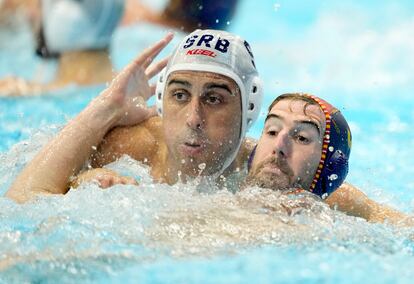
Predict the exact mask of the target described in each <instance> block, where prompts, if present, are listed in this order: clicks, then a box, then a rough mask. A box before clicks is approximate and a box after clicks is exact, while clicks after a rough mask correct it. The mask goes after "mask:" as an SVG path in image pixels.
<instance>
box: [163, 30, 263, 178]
mask: <svg viewBox="0 0 414 284" xmlns="http://www.w3.org/2000/svg"><path fill="white" fill-rule="evenodd" d="M174 71H202V72H211V73H216V74H220V75H224V76H226V77H228V78H230V79H232V80H233V81H235V82H236V84H237V85H238V87H239V89H240V94H241V102H242V117H241V132H240V136H239V143H238V146H237V148H236V149H235V151H234V153H232V154H231V155H230V157H229V158H228V159H227V160H226V161H224V163H223V167H222V169H221V171H220V173H221V172H223V171H224V170H225V169H226V168H227V167H228V166H229V165H230V164H231V163H232V162H233V160H234V159H235V158H236V156H237V153H238V149H239V148H240V146H241V144H242V141H243V138H244V137H245V135H246V132H247V130H248V129H249V128H250V126H251V125H253V123H254V122H255V121H256V119H257V118H258V116H259V114H260V110H261V107H262V100H263V87H262V81H261V80H260V78H259V75H258V72H257V70H256V66H255V63H254V57H253V53H252V52H251V49H250V46H249V44H248V43H247V42H246V41H245V40H243V39H242V38H240V37H239V36H236V35H233V34H230V33H228V32H225V31H219V30H196V31H194V32H192V33H191V34H189V35H188V36H187V37H185V38H184V39H183V41H182V42H181V43H180V44H179V45H178V47H177V48H176V49H175V51H174V53H173V55H172V57H171V59H170V61H169V62H168V65H167V67H165V68H164V69H163V70H162V71H161V73H160V75H159V77H158V82H157V87H156V107H157V112H158V114H159V115H160V116H162V110H163V97H164V93H165V88H166V83H167V80H168V76H169V75H170V74H171V73H172V72H174Z"/></svg>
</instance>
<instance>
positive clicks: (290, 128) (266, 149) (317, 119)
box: [246, 99, 326, 190]
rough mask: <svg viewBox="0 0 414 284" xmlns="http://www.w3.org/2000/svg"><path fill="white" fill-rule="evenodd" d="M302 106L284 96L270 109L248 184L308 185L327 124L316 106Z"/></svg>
mask: <svg viewBox="0 0 414 284" xmlns="http://www.w3.org/2000/svg"><path fill="white" fill-rule="evenodd" d="M305 105H306V102H305V101H302V100H292V99H283V100H281V101H279V102H278V103H277V104H276V105H274V106H273V108H272V109H271V110H270V112H269V114H268V116H267V118H266V122H265V126H264V130H263V133H262V136H261V137H260V140H259V142H258V144H257V149H256V154H255V156H254V159H253V162H252V168H251V170H250V172H249V176H248V178H247V180H246V181H247V183H248V184H249V185H258V186H260V187H266V188H271V189H274V190H280V189H287V188H292V187H301V188H304V189H308V188H309V187H310V185H311V183H312V179H313V177H314V175H315V172H316V169H317V167H318V165H319V161H320V159H321V153H322V141H323V134H324V132H325V125H326V123H325V116H324V114H323V112H322V110H321V109H320V108H319V106H318V105H308V106H306V108H305Z"/></svg>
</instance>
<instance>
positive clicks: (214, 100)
mask: <svg viewBox="0 0 414 284" xmlns="http://www.w3.org/2000/svg"><path fill="white" fill-rule="evenodd" d="M205 102H206V103H207V104H209V105H218V104H221V103H222V102H223V99H222V98H221V96H219V95H217V94H208V95H207V96H206V97H205Z"/></svg>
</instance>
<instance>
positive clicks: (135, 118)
mask: <svg viewBox="0 0 414 284" xmlns="http://www.w3.org/2000/svg"><path fill="white" fill-rule="evenodd" d="M172 38H173V34H172V33H168V34H167V35H166V36H165V37H164V38H163V39H161V40H160V41H158V42H157V43H156V44H154V45H153V46H151V47H149V48H147V49H145V50H144V51H143V52H142V53H141V54H140V55H139V56H138V57H137V58H136V59H135V60H134V61H132V62H131V63H130V64H129V65H128V66H127V67H125V68H124V69H123V70H122V71H121V72H120V73H119V74H118V76H116V77H115V79H114V80H113V81H112V83H111V84H110V86H109V87H108V88H107V89H106V90H105V91H104V92H103V93H102V94H101V95H100V96H99V97H98V98H97V102H104V103H107V102H109V103H110V105H112V106H115V111H116V112H117V114H118V116H119V119H118V121H117V122H116V125H114V126H120V125H133V124H137V123H140V122H142V121H144V120H146V119H148V118H149V117H151V116H154V115H156V110H155V108H149V107H148V106H147V104H146V101H147V100H148V98H150V97H151V96H152V95H153V94H154V93H155V85H154V86H149V84H148V80H149V79H151V78H152V77H154V76H155V75H157V74H158V73H159V72H160V71H161V70H162V69H163V68H164V67H165V66H166V65H167V62H168V58H165V59H163V60H161V61H159V62H157V63H155V64H152V65H151V66H149V65H150V64H151V63H152V61H153V59H154V58H155V57H156V56H157V55H158V54H159V53H160V52H161V50H162V49H164V47H165V46H166V45H167V44H168V43H169V42H170V41H171V40H172Z"/></svg>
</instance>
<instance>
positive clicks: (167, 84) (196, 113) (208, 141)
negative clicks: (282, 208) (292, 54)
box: [7, 30, 262, 201]
mask: <svg viewBox="0 0 414 284" xmlns="http://www.w3.org/2000/svg"><path fill="white" fill-rule="evenodd" d="M171 38H172V35H167V36H166V37H165V38H164V39H163V40H161V41H160V42H158V43H157V44H156V45H155V46H153V47H151V48H149V49H147V50H146V51H144V52H143V53H142V54H141V56H139V57H138V58H137V59H136V60H135V61H133V62H132V63H131V64H130V65H129V66H127V67H126V68H125V69H124V71H123V72H121V73H120V74H119V75H118V76H117V78H115V79H114V81H113V82H112V84H111V85H110V87H109V88H108V89H106V90H105V91H103V93H102V94H101V95H100V96H99V97H97V98H96V99H95V100H94V101H93V102H91V104H90V105H89V106H88V107H87V108H86V109H85V110H84V111H83V112H82V113H80V114H79V115H78V116H77V117H76V118H75V119H74V120H72V121H71V122H70V123H69V124H68V125H67V126H66V127H65V128H64V129H63V130H62V131H61V132H60V133H59V134H58V135H57V137H55V138H54V139H53V140H52V141H51V142H50V143H49V144H48V145H46V146H45V147H44V148H43V149H42V150H41V151H40V153H39V154H38V155H37V156H36V157H35V158H34V160H32V161H31V162H30V163H29V165H28V166H27V167H26V168H25V169H24V170H23V171H22V173H21V174H20V175H19V176H18V178H17V179H16V181H15V183H14V184H13V185H12V187H11V189H10V190H9V191H8V193H7V196H9V197H11V198H13V199H15V200H17V201H25V200H27V199H29V198H31V197H32V196H33V195H34V194H37V193H60V194H62V193H66V192H67V190H68V189H69V185H70V181H71V177H72V176H73V175H76V174H77V173H78V172H79V171H80V170H81V168H82V166H83V165H84V164H85V161H86V160H88V158H90V157H91V155H93V154H94V155H93V158H92V164H93V165H94V166H102V165H103V164H106V163H108V162H111V161H113V160H115V159H116V158H117V157H119V156H121V155H122V154H129V155H130V156H131V157H133V158H135V159H136V160H139V161H143V162H146V163H147V164H148V165H150V166H151V174H152V176H153V177H154V179H155V180H158V181H161V182H167V183H169V184H172V183H175V182H177V181H178V180H179V179H182V180H183V181H185V180H187V179H188V178H192V177H196V176H200V175H201V176H216V177H217V176H218V175H221V174H223V175H228V174H229V173H231V172H233V171H234V169H235V168H237V167H242V164H243V163H244V162H245V161H246V160H247V156H248V154H249V150H250V149H247V148H246V147H245V146H246V145H244V144H243V143H242V141H243V138H244V136H245V133H246V131H247V129H248V127H249V126H250V125H251V124H252V123H253V122H254V120H255V119H256V118H257V116H258V112H259V111H260V108H261V98H262V87H261V83H260V80H259V78H258V73H257V71H256V67H255V64H254V58H253V54H252V52H251V50H250V46H249V45H248V43H247V42H246V41H244V40H243V39H241V38H240V37H238V36H235V35H232V34H230V33H227V32H224V31H215V30H197V31H195V32H193V33H191V34H190V35H188V36H187V37H186V38H184V40H183V41H182V42H181V43H180V44H179V46H178V47H177V49H176V50H175V51H174V54H173V56H172V57H171V59H170V60H169V61H167V60H162V61H160V62H159V63H157V64H154V65H153V66H150V67H148V65H149V64H150V63H151V61H152V59H153V58H154V57H155V56H156V55H157V54H158V53H159V52H160V51H161V50H162V49H163V48H164V46H165V45H167V43H168V42H169V41H170V40H171ZM167 62H168V66H166V65H167ZM165 66H166V68H165V70H164V71H162V74H161V76H160V78H159V80H158V84H157V85H158V86H157V90H156V96H157V106H158V107H157V110H158V112H159V113H162V118H160V117H153V116H154V115H155V112H156V110H155V108H148V107H147V106H146V102H145V101H146V100H147V99H148V98H149V97H150V96H152V95H153V93H154V90H155V86H154V87H153V88H151V87H150V86H149V85H148V79H149V78H151V77H153V76H154V75H155V74H157V73H159V71H160V70H161V69H163V68H164V67H165ZM149 118H150V119H149ZM113 128H114V129H113ZM111 129H113V130H112V131H111V132H109V131H110V130H111ZM108 132H109V134H108V135H107V136H106V137H105V139H104V136H105V135H106V134H107V133H108ZM98 146H99V149H98V150H99V151H98V152H97V153H93V152H94V149H96V147H98ZM123 182H125V183H127V182H132V181H130V180H125V179H124V180H123Z"/></svg>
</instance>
